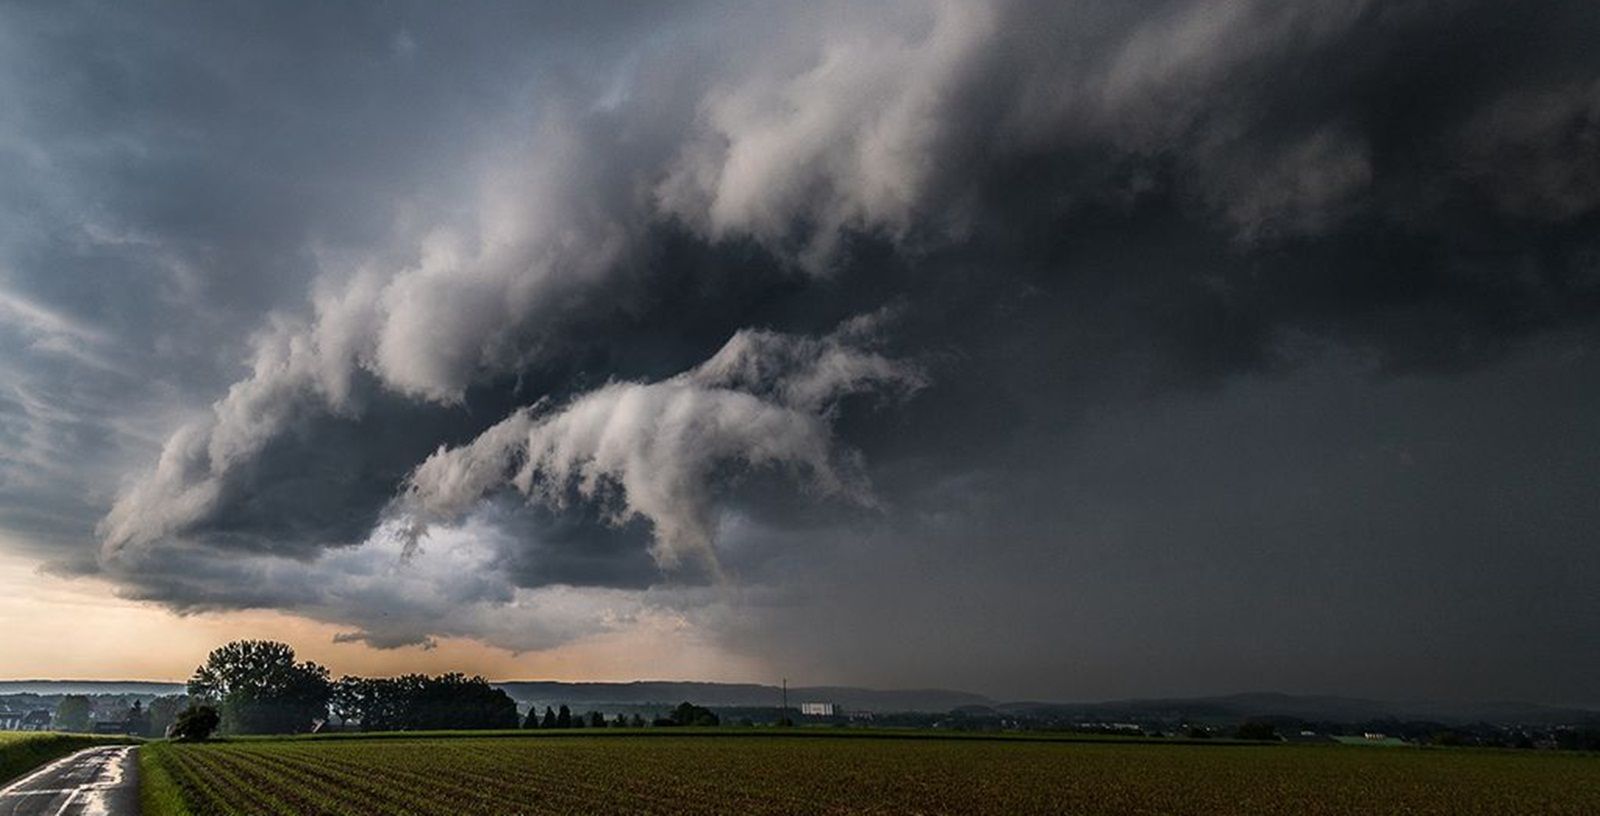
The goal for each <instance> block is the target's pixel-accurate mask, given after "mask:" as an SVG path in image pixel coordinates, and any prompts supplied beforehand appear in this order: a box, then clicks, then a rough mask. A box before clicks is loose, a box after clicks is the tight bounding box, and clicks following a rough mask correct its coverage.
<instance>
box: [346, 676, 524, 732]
mask: <svg viewBox="0 0 1600 816" xmlns="http://www.w3.org/2000/svg"><path fill="white" fill-rule="evenodd" d="M333 708H334V712H335V713H336V714H338V715H339V718H340V719H342V720H344V721H346V722H358V723H360V725H361V729H362V730H364V731H418V730H438V729H487V728H516V727H517V725H518V720H517V704H516V701H514V700H512V699H511V698H510V697H509V696H507V695H506V693H505V692H503V691H501V690H500V689H497V688H495V687H493V686H491V685H489V681H487V680H485V679H483V678H482V677H470V678H469V677H467V676H465V675H461V674H443V675H440V676H438V677H429V676H427V675H422V674H407V675H402V676H400V677H388V678H362V677H341V678H340V679H339V682H338V683H337V684H336V685H335V686H334V688H333Z"/></svg>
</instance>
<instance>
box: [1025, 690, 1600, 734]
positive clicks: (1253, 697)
mask: <svg viewBox="0 0 1600 816" xmlns="http://www.w3.org/2000/svg"><path fill="white" fill-rule="evenodd" d="M996 709H997V710H1000V711H1008V712H1015V713H1019V714H1021V713H1032V714H1049V715H1053V716H1056V717H1078V718H1082V719H1086V720H1097V721H1100V720H1147V719H1160V720H1190V721H1195V722H1207V721H1218V722H1237V721H1239V720H1242V719H1248V718H1250V717H1291V718H1295V719H1300V720H1307V721H1312V722H1342V723H1359V722H1370V721H1374V720H1402V721H1427V722H1437V723H1442V724H1446V725H1456V724H1467V723H1479V722H1487V723H1496V724H1519V725H1530V726H1535V725H1544V726H1549V725H1564V724H1573V723H1584V722H1600V711H1591V710H1588V709H1581V708H1566V707H1560V706H1546V705H1537V704H1534V703H1516V702H1464V703H1463V702H1431V701H1413V702H1395V701H1385V700H1367V699H1361V698H1357V697H1333V696H1322V695H1295V694H1277V693H1271V692H1261V693H1249V694H1230V695H1225V696H1220V697H1187V698H1165V699H1163V698H1150V699H1130V700H1109V701H1106V702H1098V703H1002V704H1000V705H999V706H996Z"/></svg>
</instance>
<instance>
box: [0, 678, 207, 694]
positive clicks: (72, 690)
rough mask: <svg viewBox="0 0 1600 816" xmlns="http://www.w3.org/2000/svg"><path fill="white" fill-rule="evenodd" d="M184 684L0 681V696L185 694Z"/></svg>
mask: <svg viewBox="0 0 1600 816" xmlns="http://www.w3.org/2000/svg"><path fill="white" fill-rule="evenodd" d="M183 692H184V684H182V683H162V682H154V681H146V680H0V694H39V695H43V696H51V695H57V694H141V695H142V694H148V695H150V696H152V697H159V696H162V695H165V694H182V693H183Z"/></svg>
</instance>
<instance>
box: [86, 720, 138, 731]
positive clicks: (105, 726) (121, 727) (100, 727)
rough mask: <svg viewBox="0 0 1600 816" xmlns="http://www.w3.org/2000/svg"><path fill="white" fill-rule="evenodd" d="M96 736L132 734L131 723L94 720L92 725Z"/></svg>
mask: <svg viewBox="0 0 1600 816" xmlns="http://www.w3.org/2000/svg"><path fill="white" fill-rule="evenodd" d="M94 733H96V734H132V733H133V723H131V722H129V721H127V720H96V721H95V723H94Z"/></svg>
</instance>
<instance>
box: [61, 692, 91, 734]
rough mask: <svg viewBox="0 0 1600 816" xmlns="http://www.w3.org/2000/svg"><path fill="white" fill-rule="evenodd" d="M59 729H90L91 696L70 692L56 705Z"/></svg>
mask: <svg viewBox="0 0 1600 816" xmlns="http://www.w3.org/2000/svg"><path fill="white" fill-rule="evenodd" d="M56 730H57V731H88V730H89V698H88V697H85V696H83V695H81V694H68V695H67V696H65V697H62V698H61V702H60V703H58V704H57V705H56Z"/></svg>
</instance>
